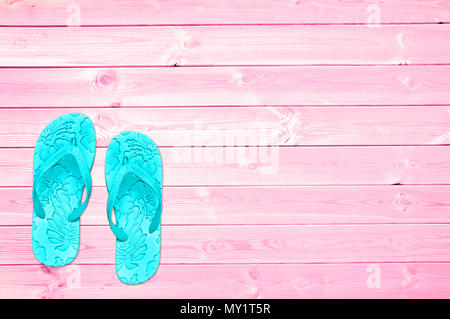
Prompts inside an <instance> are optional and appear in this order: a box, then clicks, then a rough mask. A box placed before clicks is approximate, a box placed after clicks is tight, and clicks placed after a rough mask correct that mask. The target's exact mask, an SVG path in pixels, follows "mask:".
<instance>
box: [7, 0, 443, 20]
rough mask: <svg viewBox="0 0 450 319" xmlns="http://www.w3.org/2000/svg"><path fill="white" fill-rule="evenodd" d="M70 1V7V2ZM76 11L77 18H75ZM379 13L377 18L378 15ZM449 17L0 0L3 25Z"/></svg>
mask: <svg viewBox="0 0 450 319" xmlns="http://www.w3.org/2000/svg"><path fill="white" fill-rule="evenodd" d="M75 4H76V5H77V6H78V7H73V5H75ZM71 5H72V6H71ZM78 10H79V11H78ZM77 12H80V18H81V19H80V20H81V21H78V19H77V15H76V14H77ZM378 17H379V19H377V18H378ZM378 21H380V22H382V23H392V22H438V21H443V22H448V21H450V7H449V3H448V2H447V1H446V0H435V1H421V0H409V1H407V0H388V1H381V0H373V1H370V2H366V1H361V0H351V1H335V0H323V1H320V2H318V1H316V0H302V1H269V0H264V1H258V0H247V1H238V0H228V1H219V0H212V1H211V0H195V1H191V0H189V1H187V0H186V1H176V2H172V1H163V0H159V1H158V0H154V1H145V2H143V1H139V0H129V1H127V5H126V6H124V5H122V4H120V2H117V1H114V0H97V1H89V0H78V1H76V2H73V1H71V0H61V1H36V0H34V1H32V0H22V1H2V2H0V24H1V25H49V24H50V25H67V24H69V25H74V24H75V25H78V24H82V25H127V24H205V23H206V24H211V23H213V24H224V23H228V24H229V23H257V24H260V23H364V24H365V23H377V22H378Z"/></svg>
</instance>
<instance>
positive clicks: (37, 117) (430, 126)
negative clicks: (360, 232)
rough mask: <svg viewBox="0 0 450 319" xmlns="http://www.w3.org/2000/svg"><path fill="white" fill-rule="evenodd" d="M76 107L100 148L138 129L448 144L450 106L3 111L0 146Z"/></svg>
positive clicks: (236, 138)
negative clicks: (92, 128) (90, 123)
mask: <svg viewBox="0 0 450 319" xmlns="http://www.w3.org/2000/svg"><path fill="white" fill-rule="evenodd" d="M68 112H81V113H83V114H85V115H87V116H89V117H90V118H91V119H92V121H93V122H94V125H95V130H96V135H97V146H99V147H107V146H108V144H109V142H110V141H111V139H112V138H113V137H114V136H115V135H116V134H118V133H120V132H123V131H127V130H137V131H140V132H143V133H145V134H147V135H149V136H151V138H152V139H153V140H154V141H155V142H156V143H157V144H158V145H159V146H174V145H176V146H234V145H238V146H246V145H251V146H256V145H420V144H432V145H439V144H449V142H450V134H449V127H450V116H449V112H450V108H449V107H448V106H417V107H407V106H403V107H402V106H389V107H375V106H373V107H293V106H290V107H264V108H255V107H240V108H236V107H203V108H182V107H179V108H148V109H144V108H135V109H122V108H99V109H98V108H82V109H71V110H68V109H65V108H60V109H0V147H30V146H34V145H35V143H36V139H37V137H38V136H39V134H40V132H41V131H42V129H43V128H44V127H45V126H46V125H47V124H48V123H49V122H50V121H52V120H53V119H54V118H56V117H58V116H60V115H62V114H66V113H68Z"/></svg>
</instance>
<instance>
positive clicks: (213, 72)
mask: <svg viewBox="0 0 450 319" xmlns="http://www.w3.org/2000/svg"><path fill="white" fill-rule="evenodd" d="M448 103H450V66H407V67H405V66H396V67H395V66H384V67H375V66H366V67H358V66H352V67H345V66H333V67H330V66H328V67H325V66H323V67H317V66H303V67H213V68H204V67H188V68H177V67H173V68H167V67H164V68H160V67H155V68H118V69H103V68H94V69H90V68H88V69H86V68H82V69H80V68H62V69H46V68H44V69H40V68H38V69H14V68H12V69H0V107H9V108H12V107H93V106H95V107H109V106H112V107H120V106H122V107H130V106H137V107H140V106H147V107H150V106H211V105H218V106H227V105H254V106H256V105H259V106H264V105H278V106H281V105H288V106H292V105H424V104H425V105H433V104H448Z"/></svg>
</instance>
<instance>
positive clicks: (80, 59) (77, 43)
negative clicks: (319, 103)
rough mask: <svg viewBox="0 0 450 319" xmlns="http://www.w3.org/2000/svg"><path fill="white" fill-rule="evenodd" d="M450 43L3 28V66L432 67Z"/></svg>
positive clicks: (300, 30)
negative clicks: (310, 65)
mask: <svg viewBox="0 0 450 319" xmlns="http://www.w3.org/2000/svg"><path fill="white" fill-rule="evenodd" d="M280 34H282V35H283V36H282V37H280ZM449 38H450V25H448V24H434V25H385V26H382V27H379V28H368V27H367V26H365V25H341V26H335V25H312V26H311V25H308V26H292V25H281V26H273V25H271V26H205V27H118V28H101V27H100V28H60V27H56V28H3V29H0V66H112V65H114V66H117V65H128V66H130V65H135V66H142V65H146V66H149V65H163V66H172V65H174V64H177V65H292V64H296V65H299V64H300V65H308V64H356V65H359V64H393V65H398V64H416V63H420V64H433V63H449V62H450V42H449V41H447V39H449ZM436 43H439V48H438V49H437V48H436ZM94 44H95V49H94V47H93V45H94ZM92 50H95V54H93V52H92Z"/></svg>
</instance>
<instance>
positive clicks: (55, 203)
mask: <svg viewBox="0 0 450 319" xmlns="http://www.w3.org/2000/svg"><path fill="white" fill-rule="evenodd" d="M74 141H76V142H77V145H79V149H80V150H81V152H82V155H83V157H84V159H85V161H86V163H87V164H88V166H89V169H91V167H92V165H93V162H94V157H95V130H94V125H93V124H92V122H91V120H90V119H89V118H88V117H86V116H85V115H82V114H79V113H70V114H65V115H63V116H60V117H58V118H56V119H55V120H53V121H52V122H51V123H50V124H48V125H47V127H46V128H45V129H44V130H43V131H42V132H41V134H40V136H39V138H38V140H37V142H36V147H35V149H34V158H33V176H34V177H35V173H36V171H39V168H40V167H41V165H43V164H44V163H45V162H46V161H47V160H48V159H49V158H50V156H51V155H52V154H54V153H56V152H57V151H58V150H60V149H61V148H63V147H66V146H67V145H71V144H72V143H74ZM36 190H37V194H38V197H39V200H40V201H41V203H42V206H43V209H44V211H45V218H39V217H38V216H37V215H36V212H35V210H34V208H33V221H32V225H33V226H32V247H33V253H34V256H35V257H36V259H37V260H38V261H39V262H40V263H42V264H44V265H46V266H51V267H58V266H64V265H67V264H69V263H70V262H72V261H73V260H74V259H75V257H76V256H77V253H78V248H79V242H80V220H76V221H74V222H69V221H68V216H69V214H70V213H72V212H73V210H74V209H75V208H76V207H78V206H79V205H80V201H81V199H82V192H83V181H82V178H81V173H80V171H79V168H78V166H77V165H76V164H75V163H74V162H73V161H71V160H70V158H65V159H62V160H61V161H60V162H58V163H57V164H55V165H54V166H53V167H52V168H50V169H49V170H48V171H47V172H46V173H45V174H44V175H43V176H42V178H40V180H39V183H38V184H37V185H36Z"/></svg>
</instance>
